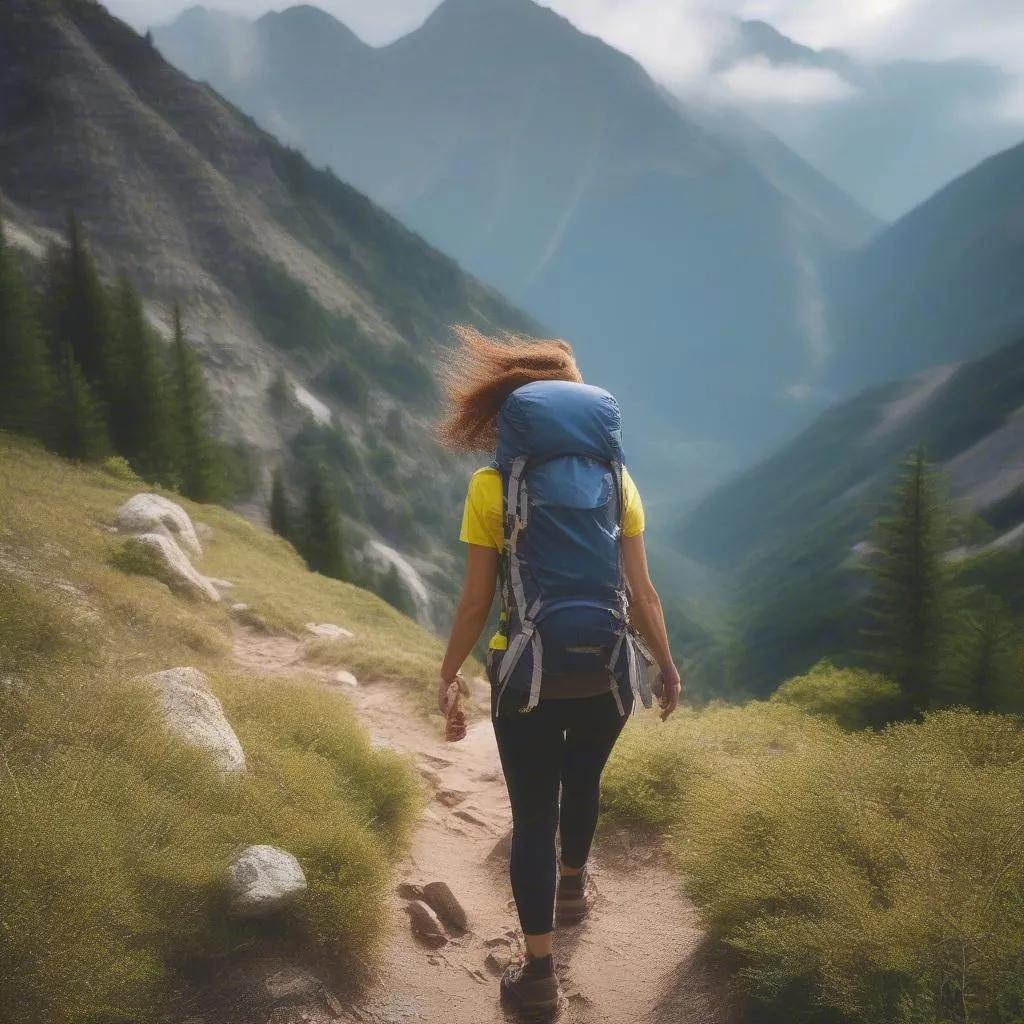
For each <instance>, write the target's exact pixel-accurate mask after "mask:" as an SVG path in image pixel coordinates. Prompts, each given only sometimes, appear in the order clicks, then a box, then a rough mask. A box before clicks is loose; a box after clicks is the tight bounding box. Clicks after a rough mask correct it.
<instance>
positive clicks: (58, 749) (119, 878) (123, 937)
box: [0, 435, 437, 1024]
mask: <svg viewBox="0 0 1024 1024" xmlns="http://www.w3.org/2000/svg"><path fill="white" fill-rule="evenodd" d="M138 489H139V487H138V485H137V484H134V485H133V484H132V483H131V482H130V481H123V480H120V479H118V478H116V477H115V476H111V475H110V474H109V473H106V472H103V471H102V470H98V469H97V470H92V469H83V468H80V467H76V466H73V465H71V464H68V463H65V462H62V461H60V460H58V459H55V458H52V457H50V456H47V455H45V454H43V453H42V452H40V451H39V450H37V449H35V448H34V447H32V446H30V445H27V444H23V443H21V442H18V441H14V440H10V439H7V438H5V437H4V436H3V435H0V877H2V878H3V880H4V882H3V885H2V886H0V930H2V932H3V936H2V941H0V1019H3V1020H4V1021H11V1022H12V1024H21V1022H26V1024H27V1022H29V1021H33V1022H34V1021H39V1020H61V1021H65V1022H68V1024H75V1022H79V1021H83V1022H84V1021H98V1020H103V1021H115V1020H117V1021H127V1020H133V1021H134V1020H155V1019H159V1016H160V1007H161V1004H162V999H163V996H164V993H165V991H166V988H167V986H168V984H169V983H170V982H172V981H173V976H174V969H175V965H176V964H178V963H179V962H180V960H181V958H183V957H186V956H188V957H192V956H196V955H211V956H216V955H219V954H220V953H223V952H225V951H227V950H230V949H237V948H238V947H239V946H240V945H243V944H252V943H259V942H261V941H269V939H268V935H267V934H266V933H265V932H264V931H262V930H261V929H259V928H258V927H255V926H253V925H240V924H232V923H230V922H229V921H228V919H227V918H226V916H225V915H224V913H223V905H222V900H223V896H222V889H221V885H220V879H221V877H222V873H223V870H224V867H225V865H226V862H227V860H228V859H229V858H230V855H231V853H232V851H233V850H234V849H236V848H237V847H238V846H240V845H245V844H249V843H272V844H276V845H280V846H281V847H283V848H285V849H288V850H290V851H291V852H292V853H294V854H295V856H296V857H298V859H299V861H300V863H301V864H302V865H303V868H304V870H305V871H306V874H307V877H308V879H309V882H310V891H309V894H308V898H307V899H306V900H305V901H304V903H303V904H302V905H301V906H300V907H299V908H297V909H296V910H295V911H294V912H293V913H292V914H291V915H290V916H289V917H288V918H287V919H286V920H285V921H283V922H282V923H281V927H280V928H278V929H277V930H276V932H275V936H276V940H277V941H281V940H282V938H283V939H284V940H285V941H287V942H289V943H292V944H296V943H311V944H314V945H316V946H318V947H321V948H322V947H327V948H329V949H332V950H335V951H354V952H357V953H360V954H367V953H370V952H372V951H373V950H374V948H375V947H376V945H377V943H378V941H379V939H380V937H381V935H382V929H383V925H384V921H383V912H382V906H383V903H382V898H381V897H382V894H383V893H384V891H385V888H386V886H387V884H388V880H389V878H390V871H391V865H392V864H393V862H394V860H395V858H396V856H397V855H398V853H399V851H400V849H401V847H402V845H403V842H404V840H405V837H406V835H407V834H408V830H409V828H410V827H411V823H412V821H413V818H414V817H415V813H416V810H417V808H418V806H419V800H420V794H419V786H418V783H417V781H416V776H415V773H414V772H413V771H412V770H411V767H410V765H408V764H407V763H406V762H405V761H404V760H403V759H402V758H400V757H398V756H397V755H395V754H393V753H390V752H387V751H374V750H373V749H371V747H370V744H369V741H368V739H367V736H366V734H365V731H364V730H363V729H362V727H361V726H360V724H359V723H358V721H357V720H356V718H355V716H354V714H353V712H352V710H351V708H350V706H349V704H348V703H347V702H346V701H345V700H344V699H342V698H341V697H340V696H339V695H338V694H337V693H336V692H335V691H333V690H329V689H327V688H323V687H320V686H317V685H316V684H313V683H304V682H301V681H298V682H287V683H285V682H282V681H281V680H278V679H274V680H267V679H259V678H252V677H247V676H242V675H241V674H239V673H238V672H237V671H236V669H235V667H234V665H233V663H232V660H231V636H232V632H231V631H232V626H231V623H230V621H229V619H228V616H227V614H226V613H225V611H224V609H223V608H222V607H220V606H216V605H212V604H193V603H188V602H183V601H180V600H179V599H177V598H175V597H174V596H173V595H172V594H171V593H170V591H169V590H168V589H167V587H166V586H164V585H163V584H162V583H160V582H158V581H157V580H154V579H152V578H149V577H145V576H138V575H128V574H125V573H124V572H121V571H119V570H118V569H117V568H116V567H115V566H114V565H112V564H111V555H112V553H113V552H114V551H116V550H117V545H118V541H117V538H116V537H114V536H112V535H111V534H110V532H109V524H110V523H111V522H112V520H113V516H114V512H115V510H116V509H117V507H118V506H119V505H120V504H121V503H122V502H123V501H124V500H125V499H126V498H128V497H129V496H131V495H132V494H133V493H136V492H137V491H138ZM182 504H183V505H185V507H186V508H187V509H188V511H189V512H190V514H192V515H193V516H194V517H195V518H196V519H198V520H200V521H205V522H208V523H209V524H210V525H211V526H212V527H213V528H214V531H215V533H214V537H213V540H212V543H211V544H210V546H209V551H208V552H207V555H206V558H205V559H204V560H203V563H202V565H201V569H203V570H204V571H206V572H208V573H210V574H212V575H216V576H223V577H226V578H228V579H232V580H236V581H237V582H238V588H237V591H234V592H233V594H232V596H233V598H234V599H237V600H243V601H249V602H251V603H253V604H254V605H255V606H256V607H258V608H261V609H264V610H265V614H267V615H268V616H271V617H273V616H276V617H277V622H278V624H279V625H282V626H287V627H288V628H290V629H294V630H296V631H298V630H299V629H301V628H302V624H303V623H305V622H310V621H325V622H337V623H338V624H339V625H347V626H349V627H350V628H352V629H354V630H356V631H357V632H358V633H359V639H358V640H356V641H353V642H352V646H351V650H352V651H354V652H359V657H360V658H361V659H362V661H361V662H360V664H362V665H365V666H366V669H367V674H369V670H370V668H371V666H372V668H374V669H376V670H377V671H376V672H374V674H376V675H377V676H378V677H383V678H395V679H403V680H404V679H416V681H417V682H419V681H421V680H422V682H423V683H424V684H425V683H426V679H427V678H428V677H427V670H426V666H427V663H428V661H429V658H430V657H431V652H434V651H436V648H437V645H436V643H435V642H434V641H432V640H430V639H429V638H426V637H425V636H424V635H423V634H422V632H421V631H420V630H418V628H417V627H416V626H414V625H413V624H411V623H409V622H407V621H406V620H403V619H401V618H400V617H399V616H398V615H397V614H396V613H394V612H393V611H391V609H389V608H387V606H385V605H384V604H383V603H382V602H380V601H378V600H377V599H376V598H374V597H370V596H368V595H365V594H362V593H361V592H359V591H357V590H355V589H354V588H351V587H346V586H343V585H342V584H336V583H334V582H332V581H329V580H324V579H321V578H319V577H315V576H311V575H310V574H309V573H307V572H306V571H305V568H304V567H303V566H302V564H301V563H300V562H299V560H298V559H297V557H296V556H295V555H294V553H293V552H292V551H291V550H290V549H289V548H288V547H287V545H284V544H282V543H281V542H279V541H277V540H276V539H275V538H273V537H271V536H269V535H267V534H266V533H264V532H262V531H260V530H258V529H256V528H254V527H251V526H250V525H249V524H247V523H245V522H244V521H242V520H241V519H239V518H237V517H235V516H232V515H231V514H230V513H228V512H225V511H224V510H221V509H211V508H198V507H196V506H193V505H190V504H189V503H187V502H182ZM236 593H237V595H238V596H237V598H235V594H236ZM396 649H397V650H398V652H399V653H398V654H397V655H395V656H391V655H390V654H389V652H390V651H393V650H396ZM410 651H412V652H415V653H414V654H410V653H409V652H410ZM435 657H436V656H435ZM416 658H420V659H422V660H421V661H420V662H417V661H416V660H415V659H416ZM434 663H435V664H436V661H435V662H434ZM179 665H192V666H195V667H197V668H199V669H202V670H203V671H205V672H206V673H207V674H208V676H209V678H210V680H211V685H212V687H213V689H214V691H215V692H216V693H217V695H218V696H219V697H220V698H221V701H222V703H223V705H224V708H225V712H226V714H227V716H228V719H229V721H231V722H232V724H233V726H234V728H235V730H236V732H237V733H238V735H239V738H240V740H241V741H242V744H243V746H244V747H245V749H246V754H247V758H248V762H249V771H248V773H247V774H246V775H245V776H244V777H243V778H241V779H229V778H224V777H222V776H221V775H220V774H219V773H218V772H217V771H216V770H215V769H214V767H213V765H212V764H211V762H210V760H209V759H208V757H207V755H205V754H204V753H202V752H199V751H195V750H191V749H188V748H185V747H183V746H182V745H181V744H180V743H179V742H178V740H177V739H176V738H175V737H174V736H173V735H172V734H170V733H169V732H168V731H167V730H166V728H165V727H164V726H163V724H162V721H161V719H160V717H159V714H158V711H157V704H156V700H155V698H154V695H153V694H152V693H150V692H149V691H148V690H147V689H146V688H145V687H144V686H142V685H140V684H139V682H138V681H137V680H138V677H139V676H140V675H143V674H145V673H148V672H151V671H155V670H159V669H165V668H169V667H174V666H179ZM420 669H422V671H423V676H422V677H420V676H417V672H419V671H420Z"/></svg>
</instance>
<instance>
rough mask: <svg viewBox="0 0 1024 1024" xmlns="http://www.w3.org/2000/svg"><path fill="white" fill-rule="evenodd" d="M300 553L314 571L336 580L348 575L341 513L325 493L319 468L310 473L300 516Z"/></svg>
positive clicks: (326, 492)
mask: <svg viewBox="0 0 1024 1024" xmlns="http://www.w3.org/2000/svg"><path fill="white" fill-rule="evenodd" d="M302 554H303V557H304V558H305V559H306V564H307V565H308V566H309V568H310V569H311V570H312V571H313V572H318V573H320V575H321V576H332V577H333V578H334V579H338V580H347V579H348V578H349V568H348V559H347V558H346V555H345V543H344V538H343V536H342V531H341V514H340V512H339V510H338V506H337V505H336V503H335V502H334V500H333V499H332V498H331V496H330V495H329V494H328V491H327V488H326V486H325V484H324V482H323V479H322V477H321V475H320V472H319V470H315V471H314V472H313V475H312V477H311V478H310V481H309V486H308V488H307V489H306V501H305V506H304V508H303V515H302Z"/></svg>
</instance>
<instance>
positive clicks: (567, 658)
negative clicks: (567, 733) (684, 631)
mask: <svg viewBox="0 0 1024 1024" xmlns="http://www.w3.org/2000/svg"><path fill="white" fill-rule="evenodd" d="M495 467H496V468H497V470H498V472H499V473H500V474H501V480H502V484H503V488H504V502H503V504H504V536H505V550H504V554H503V557H502V559H501V595H502V617H503V620H505V623H506V629H505V632H506V635H507V637H508V647H507V649H506V650H505V651H503V652H502V651H498V652H494V654H493V661H492V662H491V664H490V675H491V682H492V684H494V685H495V686H497V688H498V693H497V700H496V701H495V715H497V714H498V711H499V710H500V707H501V701H502V698H503V697H504V696H505V692H506V691H507V690H508V689H511V690H513V691H515V692H518V693H520V694H527V693H528V694H529V700H528V701H527V702H526V704H525V707H523V711H532V710H533V709H534V708H535V707H536V706H537V705H538V703H539V702H540V699H541V686H542V682H543V678H544V676H545V675H547V674H549V673H551V674H563V673H579V672H602V671H607V673H608V686H609V690H610V692H611V693H613V694H614V695H615V700H616V703H617V704H618V707H619V712H620V713H621V714H625V706H624V702H623V698H622V694H623V692H628V690H626V689H625V688H626V687H629V689H631V690H632V691H633V693H634V694H635V695H636V696H637V697H638V698H639V699H640V700H641V701H642V703H643V704H644V705H645V707H650V706H651V703H652V698H651V692H650V688H649V686H648V685H647V681H646V677H645V672H644V665H643V661H644V659H645V658H646V659H649V654H648V652H647V651H646V647H645V645H643V644H642V641H640V639H639V637H638V636H637V635H636V634H635V632H634V631H633V630H632V629H631V628H630V626H629V623H628V619H627V614H628V598H627V591H626V580H625V575H624V572H623V567H622V555H621V537H622V516H623V490H622V476H623V468H622V467H623V458H622V431H621V418H620V415H619V407H618V404H617V403H616V401H615V399H614V398H613V397H612V396H611V395H610V394H609V393H608V392H607V391H603V390H601V389H600V388H595V387H588V386H587V385H584V384H575V383H570V382H566V381H542V382H537V383H534V384H527V385H525V386H524V387H521V388H519V389H518V390H516V391H514V392H513V393H512V394H511V395H510V396H509V398H508V399H507V400H506V401H505V403H504V405H503V406H502V409H501V413H500V416H499V419H498V449H497V458H496V460H495Z"/></svg>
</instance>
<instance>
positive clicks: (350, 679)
mask: <svg viewBox="0 0 1024 1024" xmlns="http://www.w3.org/2000/svg"><path fill="white" fill-rule="evenodd" d="M333 681H334V682H335V683H336V684H337V685H338V686H351V687H357V686H359V680H358V679H356V677H355V676H354V675H352V673H351V672H344V671H343V672H335V673H334V680H333Z"/></svg>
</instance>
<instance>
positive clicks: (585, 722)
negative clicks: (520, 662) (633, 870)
mask: <svg viewBox="0 0 1024 1024" xmlns="http://www.w3.org/2000/svg"><path fill="white" fill-rule="evenodd" d="M503 704H504V702H503ZM509 704H511V701H510V702H509ZM630 709H631V704H627V705H626V710H627V712H628V711H629V710H630ZM625 723H626V719H625V718H624V717H622V716H621V715H620V714H619V709H618V707H617V705H616V703H615V698H614V697H613V696H612V694H611V693H609V694H607V695H604V696H600V697H584V698H580V699H577V700H542V701H541V702H540V704H539V705H538V706H537V707H536V708H535V709H534V710H533V711H530V712H528V713H526V714H521V713H519V712H518V711H516V710H513V709H512V708H511V707H510V708H508V709H507V710H506V708H505V707H503V708H502V714H501V715H499V716H498V717H497V718H496V719H494V733H495V736H497V739H498V753H499V754H500V755H501V766H502V768H503V769H504V772H505V784H506V785H507V786H508V795H509V800H510V801H511V803H512V861H511V875H512V894H513V895H514V896H515V899H516V907H517V909H518V910H519V923H520V924H521V925H522V928H523V933H524V934H525V935H544V934H546V933H547V932H550V931H551V930H552V928H553V926H554V909H555V884H556V879H557V874H556V864H555V832H556V830H557V831H558V832H559V833H560V837H561V841H562V863H563V864H565V866H566V867H568V868H582V867H583V866H584V865H585V864H586V863H587V858H588V857H589V856H590V845H591V843H592V842H593V841H594V831H595V830H596V828H597V816H598V805H599V802H600V795H601V772H602V771H603V770H604V766H605V763H606V762H607V761H608V757H609V755H610V754H611V752H612V748H613V747H614V746H615V741H616V740H617V739H618V738H619V733H620V732H622V727H623V726H624V725H625ZM559 787H561V821H559Z"/></svg>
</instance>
